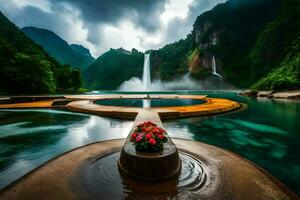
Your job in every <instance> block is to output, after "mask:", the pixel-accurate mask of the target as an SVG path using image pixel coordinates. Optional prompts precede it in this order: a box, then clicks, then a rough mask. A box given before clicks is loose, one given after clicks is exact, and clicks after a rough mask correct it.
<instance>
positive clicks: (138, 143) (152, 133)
mask: <svg viewBox="0 0 300 200" xmlns="http://www.w3.org/2000/svg"><path fill="white" fill-rule="evenodd" d="M165 133H166V131H165V130H164V129H162V128H160V127H158V126H157V125H156V124H154V123H153V122H150V121H147V122H143V123H141V124H139V125H137V126H136V127H135V129H134V131H133V133H132V134H131V139H130V141H131V142H133V143H134V145H135V149H136V150H137V151H142V152H158V151H161V150H162V149H163V147H164V146H163V143H166V142H167V141H168V138H167V137H166V136H165Z"/></svg>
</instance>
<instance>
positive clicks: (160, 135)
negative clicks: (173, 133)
mask: <svg viewBox="0 0 300 200" xmlns="http://www.w3.org/2000/svg"><path fill="white" fill-rule="evenodd" d="M157 137H158V138H159V139H161V140H163V139H164V138H165V136H164V135H163V134H158V135H157Z"/></svg>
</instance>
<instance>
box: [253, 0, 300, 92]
mask: <svg viewBox="0 0 300 200" xmlns="http://www.w3.org/2000/svg"><path fill="white" fill-rule="evenodd" d="M251 58H252V61H253V62H252V63H253V70H252V71H253V72H255V73H260V74H263V75H265V74H266V73H264V72H270V71H271V72H270V73H267V75H266V76H265V77H264V78H262V79H261V80H260V81H259V82H257V83H256V84H254V85H253V86H252V87H251V88H252V89H255V90H263V89H267V90H289V89H299V88H300V2H299V1H298V0H285V1H284V3H283V5H282V8H281V10H280V13H279V15H278V16H277V17H276V19H275V20H274V21H273V22H272V23H270V24H269V25H268V26H267V28H266V29H265V30H264V32H263V33H262V34H261V36H260V38H259V40H258V41H257V44H256V46H255V48H254V49H253V51H252V53H251Z"/></svg>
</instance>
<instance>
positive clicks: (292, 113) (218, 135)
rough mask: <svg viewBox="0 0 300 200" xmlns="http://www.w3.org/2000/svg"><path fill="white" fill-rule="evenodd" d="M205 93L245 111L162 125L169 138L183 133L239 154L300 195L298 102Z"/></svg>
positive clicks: (299, 115) (299, 113) (299, 104)
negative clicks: (236, 103)
mask: <svg viewBox="0 0 300 200" xmlns="http://www.w3.org/2000/svg"><path fill="white" fill-rule="evenodd" d="M208 94H209V95H210V96H215V97H225V98H229V99H232V100H237V101H239V102H242V103H246V104H247V105H248V108H247V109H245V110H244V111H241V112H235V113H230V114H225V115H217V116H212V117H196V118H189V119H180V120H176V121H175V120H174V121H168V122H165V123H164V126H165V127H166V129H167V130H168V132H170V134H171V135H172V137H182V135H183V133H185V134H184V135H185V136H188V138H189V139H193V140H196V141H201V142H205V143H208V144H212V145H216V146H219V147H221V148H225V149H228V150H230V151H233V152H235V153H237V154H240V155H242V156H244V157H246V158H248V159H249V160H252V161H253V162H255V163H256V164H258V165H260V166H262V167H263V168H265V169H266V170H267V171H269V172H270V173H271V174H273V175H274V176H275V177H277V178H279V179H280V180H281V181H282V182H284V183H285V184H287V185H288V186H289V187H290V188H292V189H293V190H294V191H295V192H297V193H298V194H300V182H299V179H300V170H299V169H300V157H299V155H298V154H299V148H298V146H299V144H300V135H299V133H300V132H299V129H300V124H299V122H300V103H299V102H295V101H278V100H270V99H266V98H261V99H251V98H245V97H241V96H238V95H236V94H235V93H229V92H227V93H220V94H215V93H212V94H210V93H208ZM185 138H186V137H185Z"/></svg>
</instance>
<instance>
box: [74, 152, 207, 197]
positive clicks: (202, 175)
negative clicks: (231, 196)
mask: <svg viewBox="0 0 300 200" xmlns="http://www.w3.org/2000/svg"><path fill="white" fill-rule="evenodd" d="M179 156H180V159H181V162H182V167H181V172H180V174H179V176H178V177H174V178H170V179H166V180H164V181H160V182H159V183H158V182H147V181H141V180H138V179H134V178H132V177H131V176H127V175H126V174H124V173H121V172H120V171H119V170H118V166H117V162H118V159H119V157H120V152H116V153H113V154H110V155H107V156H104V157H101V158H98V159H96V160H90V161H88V162H85V163H84V164H83V165H82V166H81V167H80V168H79V171H78V174H77V176H76V181H74V182H76V185H77V187H78V186H79V187H78V188H76V190H77V191H80V190H81V189H83V188H84V191H82V192H83V193H88V194H89V195H91V196H92V197H93V198H95V199H97V198H100V197H111V198H112V199H122V198H124V197H130V198H137V199H139V198H143V197H149V196H151V197H152V198H153V199H156V198H157V199H168V198H174V197H182V196H185V194H186V192H190V191H193V192H196V191H199V190H201V188H203V187H204V185H206V183H207V179H208V176H210V175H209V174H208V173H207V170H206V168H207V167H206V166H205V164H204V163H202V162H201V161H200V160H198V159H196V158H194V157H193V156H191V155H189V154H187V153H184V152H180V153H179ZM153 183H158V184H159V187H155V189H154V188H153V187H154V186H153ZM75 187H76V186H75Z"/></svg>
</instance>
